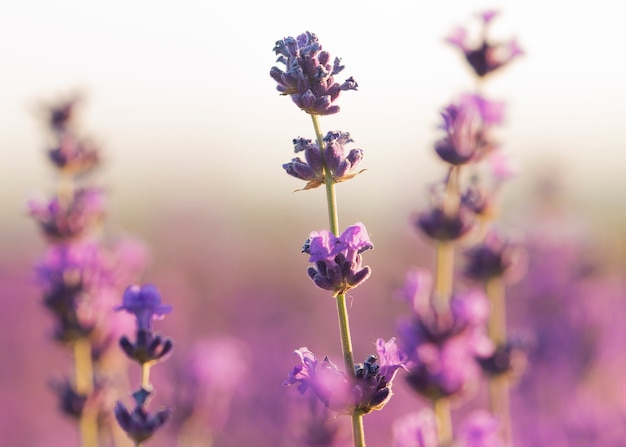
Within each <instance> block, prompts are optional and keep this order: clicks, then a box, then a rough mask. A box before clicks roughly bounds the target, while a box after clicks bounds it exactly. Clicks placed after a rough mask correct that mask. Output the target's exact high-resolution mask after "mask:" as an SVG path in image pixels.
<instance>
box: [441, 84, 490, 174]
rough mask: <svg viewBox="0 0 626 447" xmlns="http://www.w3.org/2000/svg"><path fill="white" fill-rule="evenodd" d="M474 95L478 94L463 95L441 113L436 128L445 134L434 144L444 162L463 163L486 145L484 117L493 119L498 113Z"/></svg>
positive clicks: (469, 160) (457, 164)
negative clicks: (438, 126) (439, 122)
mask: <svg viewBox="0 0 626 447" xmlns="http://www.w3.org/2000/svg"><path fill="white" fill-rule="evenodd" d="M477 98H480V97H478V96H476V95H464V96H462V97H461V99H460V100H459V102H457V103H452V104H449V105H448V106H446V108H445V109H444V110H443V111H442V112H441V117H442V118H443V124H442V125H441V126H440V128H441V129H443V130H444V131H445V132H446V135H445V137H443V138H441V139H440V140H438V141H437V142H436V143H435V152H437V155H439V157H440V158H441V159H442V160H443V161H445V162H446V163H449V164H451V165H455V166H459V165H464V164H466V163H469V162H471V161H474V160H475V159H476V158H478V157H479V156H480V155H481V152H483V151H484V150H485V149H486V147H487V141H486V140H485V134H484V128H485V118H488V119H490V120H492V121H493V122H497V120H498V116H496V115H497V112H495V111H493V110H491V109H492V108H490V107H489V106H488V105H487V104H488V103H486V102H484V101H481V100H478V99H477Z"/></svg>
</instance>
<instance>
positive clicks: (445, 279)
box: [433, 166, 461, 446]
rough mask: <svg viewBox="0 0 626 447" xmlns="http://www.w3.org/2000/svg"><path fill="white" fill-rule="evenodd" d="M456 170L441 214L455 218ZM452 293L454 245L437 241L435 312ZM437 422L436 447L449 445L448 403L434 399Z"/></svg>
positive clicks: (446, 304)
mask: <svg viewBox="0 0 626 447" xmlns="http://www.w3.org/2000/svg"><path fill="white" fill-rule="evenodd" d="M460 200H461V197H460V192H459V168H458V167H456V166H451V167H450V172H449V173H448V179H447V183H446V192H445V196H444V198H443V212H444V214H445V215H446V216H447V217H448V216H454V215H455V214H456V213H457V212H458V211H459V205H460ZM453 289H454V241H439V242H438V243H437V266H436V271H435V297H434V298H435V303H434V305H435V309H436V310H437V311H443V312H445V311H446V310H447V309H448V307H449V305H450V299H451V298H452V292H453ZM433 406H434V411H435V417H436V420H437V433H438V435H439V445H440V446H447V445H449V444H450V443H451V442H452V412H451V409H450V402H449V401H448V399H446V398H439V399H435V401H434V402H433Z"/></svg>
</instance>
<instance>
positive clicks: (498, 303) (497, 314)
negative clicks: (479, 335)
mask: <svg viewBox="0 0 626 447" xmlns="http://www.w3.org/2000/svg"><path fill="white" fill-rule="evenodd" d="M485 291H486V293H487V297H488V298H489V305H490V308H491V311H490V313H489V327H488V329H489V337H490V338H491V339H492V340H493V342H494V343H495V344H496V345H503V344H504V343H506V304H505V287H504V280H503V279H502V278H501V277H495V278H491V279H489V280H488V281H487V282H486V283H485Z"/></svg>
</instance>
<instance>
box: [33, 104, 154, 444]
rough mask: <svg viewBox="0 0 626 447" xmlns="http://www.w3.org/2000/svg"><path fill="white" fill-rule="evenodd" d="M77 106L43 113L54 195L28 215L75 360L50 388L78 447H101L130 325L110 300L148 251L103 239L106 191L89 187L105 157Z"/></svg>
mask: <svg viewBox="0 0 626 447" xmlns="http://www.w3.org/2000/svg"><path fill="white" fill-rule="evenodd" d="M78 102H79V98H78V97H74V98H70V99H69V100H64V101H61V102H60V103H59V104H55V105H53V106H51V107H49V108H47V110H46V120H47V125H48V128H49V130H50V134H51V137H52V142H51V148H50V149H48V150H47V155H48V159H49V161H50V162H51V164H52V166H53V167H54V168H55V170H56V174H57V175H56V194H55V195H53V196H52V198H51V199H48V200H31V201H29V203H28V210H29V213H30V215H31V216H32V217H33V218H34V220H35V221H36V222H37V223H38V225H39V227H40V228H41V231H42V233H43V235H44V237H45V239H46V240H47V241H48V248H47V249H46V252H45V253H44V255H43V256H42V258H41V260H40V262H39V263H38V265H37V266H36V271H35V272H36V278H37V282H38V283H39V284H40V286H41V287H42V289H43V303H44V305H45V307H46V308H47V309H48V311H49V312H50V314H51V315H52V317H53V320H54V331H53V336H54V339H55V340H56V341H57V342H59V343H61V344H62V345H63V346H66V347H67V348H68V349H69V350H71V352H72V354H73V361H74V374H73V376H72V377H71V378H66V379H62V380H59V379H55V380H53V381H52V383H51V384H52V388H53V390H54V391H55V392H56V394H57V395H58V397H59V402H60V404H59V406H60V408H61V410H62V411H63V412H64V413H65V414H68V415H70V416H72V417H74V418H76V419H77V420H78V426H79V432H80V438H81V445H83V446H97V445H99V444H100V443H101V442H107V440H109V439H116V438H117V437H118V431H117V429H116V427H115V425H114V424H112V423H111V418H110V417H108V415H109V414H110V411H109V408H108V405H109V401H110V399H111V398H112V397H113V396H115V394H116V393H117V389H118V388H119V385H120V383H122V382H123V381H124V380H125V378H124V373H125V371H124V370H123V369H122V370H120V369H119V368H117V366H118V365H117V359H116V357H117V355H116V353H115V349H112V347H113V346H114V345H115V340H116V338H117V337H118V334H119V332H120V331H123V330H124V325H125V324H126V323H125V321H124V319H120V318H119V317H116V316H115V314H114V313H113V312H112V310H111V309H112V307H113V304H112V303H113V301H112V300H113V299H114V298H113V297H114V296H115V295H116V294H117V293H118V292H117V290H119V288H120V287H121V284H124V283H126V282H128V281H131V280H132V279H133V278H134V277H135V276H136V275H137V274H138V273H139V271H140V270H141V269H142V268H143V265H144V263H145V251H144V250H143V247H142V246H141V245H140V244H138V243H137V242H134V241H130V240H125V241H121V242H118V243H115V244H105V242H104V240H103V237H102V232H101V231H100V226H101V222H102V221H103V219H104V214H105V213H104V211H105V200H104V193H103V191H102V190H101V189H99V188H96V187H94V186H90V185H88V184H86V181H87V180H88V179H89V175H88V174H90V173H91V172H92V171H93V170H94V169H95V168H96V167H97V166H98V165H99V163H100V160H101V155H100V150H99V149H98V147H97V146H96V145H95V144H94V143H93V142H91V141H90V140H89V139H87V138H85V137H82V136H79V133H78V130H77V126H76V119H75V117H76V108H77V105H78Z"/></svg>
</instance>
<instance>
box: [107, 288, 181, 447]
mask: <svg viewBox="0 0 626 447" xmlns="http://www.w3.org/2000/svg"><path fill="white" fill-rule="evenodd" d="M116 310H123V311H126V312H128V313H130V314H132V315H134V316H135V319H136V332H135V333H136V336H135V341H134V342H132V341H131V340H130V339H129V338H128V337H127V336H126V335H124V336H122V337H121V338H120V346H121V348H122V350H123V351H124V353H125V354H126V355H127V356H128V358H130V359H131V360H134V361H135V362H137V363H138V364H139V365H140V366H141V384H140V386H139V389H138V390H136V391H135V392H133V393H132V397H133V400H134V401H135V408H134V409H133V410H132V411H129V410H128V409H127V408H126V407H125V406H124V404H123V403H122V402H119V401H118V403H117V405H116V407H115V417H116V419H117V422H118V423H119V425H120V427H121V428H122V429H123V430H124V431H125V432H126V434H127V435H128V437H130V439H132V440H133V442H134V445H135V447H141V446H142V445H143V444H144V441H146V440H148V439H149V438H151V437H152V435H154V433H155V432H156V431H157V430H158V429H159V428H161V427H162V426H163V424H165V422H166V421H167V420H168V419H169V417H170V414H171V410H170V409H160V410H158V411H156V412H155V413H153V414H150V413H149V412H148V411H147V409H146V407H147V402H148V398H149V397H150V396H151V395H152V394H153V389H152V385H151V384H150V368H151V367H152V365H154V364H155V363H157V362H160V361H162V360H164V359H165V358H166V356H167V355H168V354H169V353H170V352H171V350H172V347H173V343H172V340H171V339H169V338H163V337H162V336H161V335H159V334H157V333H155V332H154V331H153V328H152V322H153V320H156V319H161V318H163V316H164V315H165V314H168V313H170V312H171V311H172V306H170V305H168V304H161V294H160V293H159V291H158V289H157V288H156V287H155V286H153V285H151V284H148V285H144V286H141V287H140V286H137V285H134V286H129V287H128V288H127V289H126V291H125V292H124V297H123V302H122V304H121V305H119V306H117V307H116Z"/></svg>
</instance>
